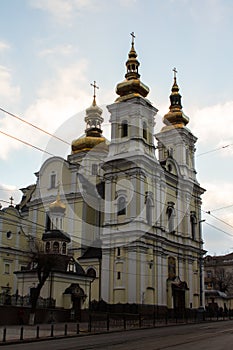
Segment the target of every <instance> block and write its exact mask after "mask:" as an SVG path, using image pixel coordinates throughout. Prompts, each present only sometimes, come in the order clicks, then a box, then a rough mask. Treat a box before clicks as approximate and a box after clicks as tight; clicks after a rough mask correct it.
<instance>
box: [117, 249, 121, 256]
mask: <svg viewBox="0 0 233 350" xmlns="http://www.w3.org/2000/svg"><path fill="white" fill-rule="evenodd" d="M120 255H121V248H117V256H120Z"/></svg>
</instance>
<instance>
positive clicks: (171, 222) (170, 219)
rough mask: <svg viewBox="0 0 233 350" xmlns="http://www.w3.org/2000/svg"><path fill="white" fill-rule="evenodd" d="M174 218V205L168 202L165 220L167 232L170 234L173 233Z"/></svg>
mask: <svg viewBox="0 0 233 350" xmlns="http://www.w3.org/2000/svg"><path fill="white" fill-rule="evenodd" d="M174 217H175V209H174V203H173V202H168V207H167V220H168V231H169V232H170V233H173V232H174Z"/></svg>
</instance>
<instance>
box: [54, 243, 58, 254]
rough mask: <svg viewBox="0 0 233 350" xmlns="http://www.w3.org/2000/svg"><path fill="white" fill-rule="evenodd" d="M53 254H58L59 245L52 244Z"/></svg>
mask: <svg viewBox="0 0 233 350" xmlns="http://www.w3.org/2000/svg"><path fill="white" fill-rule="evenodd" d="M53 253H59V243H58V242H54V243H53Z"/></svg>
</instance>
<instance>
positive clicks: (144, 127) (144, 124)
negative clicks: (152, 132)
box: [142, 122, 147, 140]
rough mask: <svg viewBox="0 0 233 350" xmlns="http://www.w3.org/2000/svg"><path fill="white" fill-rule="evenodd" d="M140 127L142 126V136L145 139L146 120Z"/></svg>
mask: <svg viewBox="0 0 233 350" xmlns="http://www.w3.org/2000/svg"><path fill="white" fill-rule="evenodd" d="M142 127H143V138H144V139H145V140H147V124H146V122H143V124H142Z"/></svg>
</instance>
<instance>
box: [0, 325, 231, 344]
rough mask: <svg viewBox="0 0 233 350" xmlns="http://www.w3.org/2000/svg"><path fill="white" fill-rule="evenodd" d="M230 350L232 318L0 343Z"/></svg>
mask: <svg viewBox="0 0 233 350" xmlns="http://www.w3.org/2000/svg"><path fill="white" fill-rule="evenodd" d="M3 349H7V350H20V349H22V350H29V349H30V350H31V349H33V350H41V349H49V350H55V349H56V350H89V349H95V350H108V349H111V350H139V349H140V350H141V349H146V350H162V349H169V350H170V349H172V350H184V349H185V350H187V349H188V350H197V349H198V350H209V349H211V350H221V349H222V350H232V349H233V321H221V322H213V323H202V324H195V325H191V324H190V325H182V326H172V327H161V328H154V329H140V330H133V331H126V332H114V333H108V334H98V335H88V336H78V337H73V338H66V339H53V340H46V341H38V342H34V343H22V344H12V345H10V344H9V345H3V346H0V350H3Z"/></svg>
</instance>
